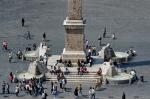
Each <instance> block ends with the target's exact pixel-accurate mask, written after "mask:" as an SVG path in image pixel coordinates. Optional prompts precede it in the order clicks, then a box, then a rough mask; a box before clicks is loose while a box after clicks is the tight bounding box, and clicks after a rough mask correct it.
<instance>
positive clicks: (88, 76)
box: [46, 74, 99, 77]
mask: <svg viewBox="0 0 150 99" xmlns="http://www.w3.org/2000/svg"><path fill="white" fill-rule="evenodd" d="M46 76H47V77H57V75H46ZM65 77H99V76H98V75H77V74H76V75H65Z"/></svg>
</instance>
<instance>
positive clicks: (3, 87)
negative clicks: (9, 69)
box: [2, 81, 6, 94]
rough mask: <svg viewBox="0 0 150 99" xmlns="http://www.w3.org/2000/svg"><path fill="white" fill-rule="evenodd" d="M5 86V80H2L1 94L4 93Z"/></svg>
mask: <svg viewBox="0 0 150 99" xmlns="http://www.w3.org/2000/svg"><path fill="white" fill-rule="evenodd" d="M5 86H6V84H5V81H3V83H2V94H5Z"/></svg>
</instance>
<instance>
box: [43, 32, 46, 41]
mask: <svg viewBox="0 0 150 99" xmlns="http://www.w3.org/2000/svg"><path fill="white" fill-rule="evenodd" d="M43 39H44V40H46V33H45V32H44V33H43Z"/></svg>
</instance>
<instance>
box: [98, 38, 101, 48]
mask: <svg viewBox="0 0 150 99" xmlns="http://www.w3.org/2000/svg"><path fill="white" fill-rule="evenodd" d="M98 42H99V46H101V45H102V37H101V36H99V38H98Z"/></svg>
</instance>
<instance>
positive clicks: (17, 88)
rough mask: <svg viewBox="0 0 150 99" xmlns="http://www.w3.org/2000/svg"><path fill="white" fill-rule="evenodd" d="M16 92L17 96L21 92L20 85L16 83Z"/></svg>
mask: <svg viewBox="0 0 150 99" xmlns="http://www.w3.org/2000/svg"><path fill="white" fill-rule="evenodd" d="M15 94H16V96H18V94H19V86H18V85H16V88H15Z"/></svg>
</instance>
